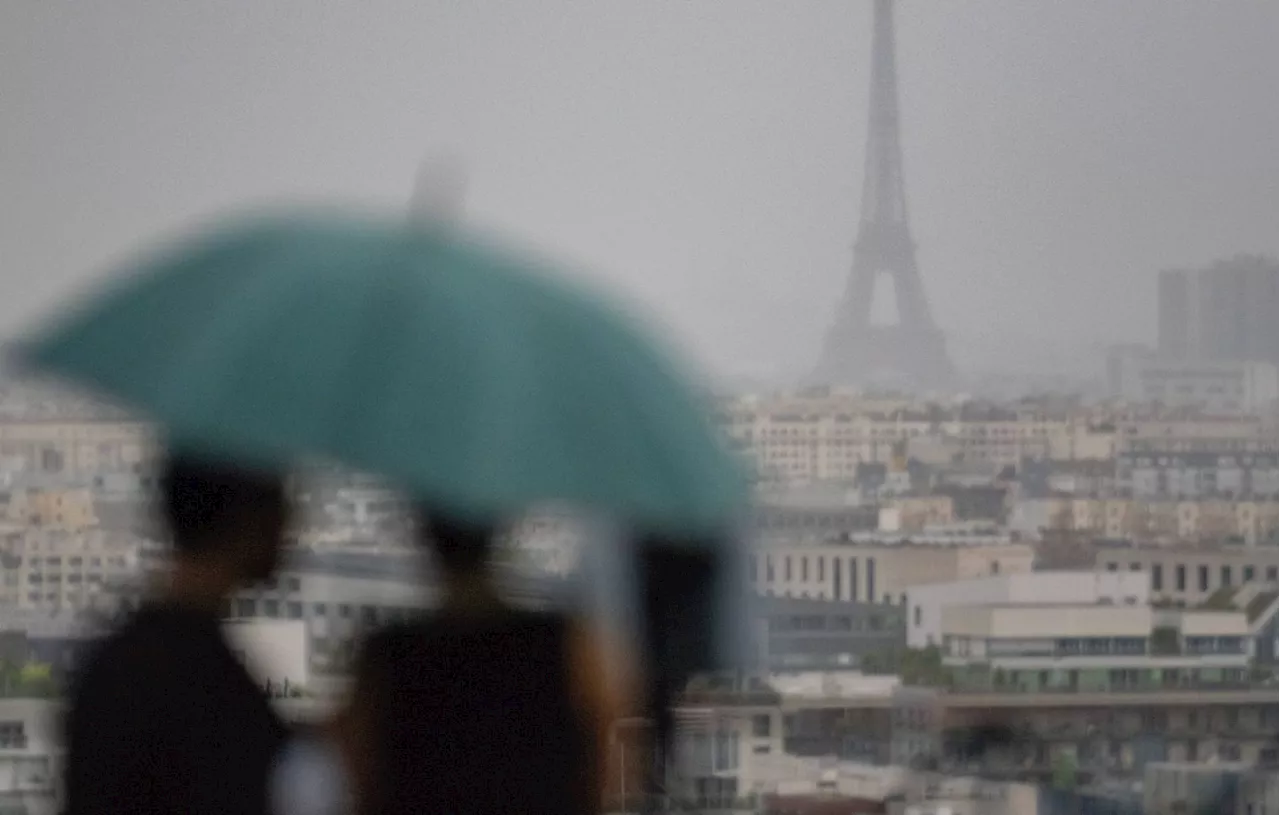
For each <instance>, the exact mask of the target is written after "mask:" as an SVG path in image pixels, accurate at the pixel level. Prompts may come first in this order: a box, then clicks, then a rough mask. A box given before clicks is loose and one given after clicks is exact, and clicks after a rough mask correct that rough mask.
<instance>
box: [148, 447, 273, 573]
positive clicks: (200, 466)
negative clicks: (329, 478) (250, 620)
mask: <svg viewBox="0 0 1280 815" xmlns="http://www.w3.org/2000/svg"><path fill="white" fill-rule="evenodd" d="M160 504H161V506H160V509H161V512H162V514H163V517H164V520H165V521H166V522H167V523H168V526H169V532H170V534H171V536H172V539H173V547H174V552H175V554H176V555H177V557H178V558H179V559H180V560H189V561H200V562H204V563H207V564H210V565H217V566H218V567H220V568H222V569H225V570H226V571H227V572H228V573H229V574H231V575H233V576H234V577H235V579H236V580H237V582H242V583H251V582H256V581H259V580H265V579H266V578H268V577H270V576H271V575H272V573H273V572H274V571H275V569H276V567H277V565H278V564H279V561H280V554H281V550H282V549H283V547H284V533H285V529H286V526H287V524H288V498H287V495H286V488H285V478H284V477H283V476H281V475H277V474H271V473H260V472H255V471H250V470H246V469H241V468H239V467H236V466H235V465H230V464H221V463H217V462H213V461H210V460H207V459H204V458H201V457H199V456H191V455H186V454H176V455H173V456H171V457H170V458H169V460H168V461H167V462H166V463H165V465H164V469H163V471H162V473H161V477H160Z"/></svg>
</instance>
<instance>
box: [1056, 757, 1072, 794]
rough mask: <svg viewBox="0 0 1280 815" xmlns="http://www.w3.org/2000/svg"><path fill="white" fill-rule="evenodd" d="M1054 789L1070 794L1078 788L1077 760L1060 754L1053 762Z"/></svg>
mask: <svg viewBox="0 0 1280 815" xmlns="http://www.w3.org/2000/svg"><path fill="white" fill-rule="evenodd" d="M1053 788H1054V789H1058V790H1064V791H1066V792H1070V791H1071V790H1074V789H1075V788H1076V758H1075V756H1073V755H1071V754H1070V753H1059V754H1058V756H1057V758H1055V759H1054V760H1053Z"/></svg>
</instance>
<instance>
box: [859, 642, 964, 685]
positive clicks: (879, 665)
mask: <svg viewBox="0 0 1280 815" xmlns="http://www.w3.org/2000/svg"><path fill="white" fill-rule="evenodd" d="M862 671H863V673H867V674H871V675H874V676H900V677H902V681H903V683H904V684H907V685H929V686H937V685H945V684H946V682H947V672H946V670H945V668H944V667H943V665H942V651H941V650H940V649H939V648H938V647H937V646H936V645H930V646H928V647H925V648H892V649H885V650H883V651H876V652H874V653H871V654H867V655H866V656H865V657H863V658H862Z"/></svg>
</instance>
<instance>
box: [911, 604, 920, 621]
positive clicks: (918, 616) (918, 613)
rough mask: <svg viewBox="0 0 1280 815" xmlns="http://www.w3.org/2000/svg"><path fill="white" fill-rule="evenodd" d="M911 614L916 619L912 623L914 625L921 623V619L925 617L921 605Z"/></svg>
mask: <svg viewBox="0 0 1280 815" xmlns="http://www.w3.org/2000/svg"><path fill="white" fill-rule="evenodd" d="M911 615H912V619H913V620H914V621H915V622H913V623H912V625H920V620H921V618H922V617H923V615H922V614H921V613H920V606H916V607H915V610H914V611H912V612H911Z"/></svg>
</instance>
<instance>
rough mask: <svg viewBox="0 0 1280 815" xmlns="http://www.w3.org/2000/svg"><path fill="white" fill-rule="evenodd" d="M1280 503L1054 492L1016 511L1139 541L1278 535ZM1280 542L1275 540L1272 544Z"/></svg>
mask: <svg viewBox="0 0 1280 815" xmlns="http://www.w3.org/2000/svg"><path fill="white" fill-rule="evenodd" d="M1278 510H1280V507H1278V506H1277V504H1276V503H1275V502H1272V501H1228V500H1222V499H1207V500H1195V501H1173V500H1159V499H1132V498H1080V497H1074V496H1067V495H1062V496H1051V497H1048V498H1036V499H1029V500H1024V501H1020V502H1018V507H1017V508H1016V509H1015V514H1016V515H1017V516H1018V518H1019V519H1022V520H1023V521H1024V523H1025V525H1027V526H1031V527H1035V529H1034V530H1029V531H1037V532H1085V533H1089V534H1091V535H1093V536H1094V537H1099V538H1108V539H1110V540H1129V541H1133V542H1135V543H1163V544H1175V543H1179V542H1201V541H1204V542H1210V543H1212V542H1224V541H1227V540H1229V539H1235V540H1237V541H1238V542H1240V543H1242V544H1243V545H1245V546H1260V545H1264V544H1268V543H1270V542H1272V541H1274V540H1275V537H1276V534H1277V524H1278ZM1272 545H1274V544H1272Z"/></svg>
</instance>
